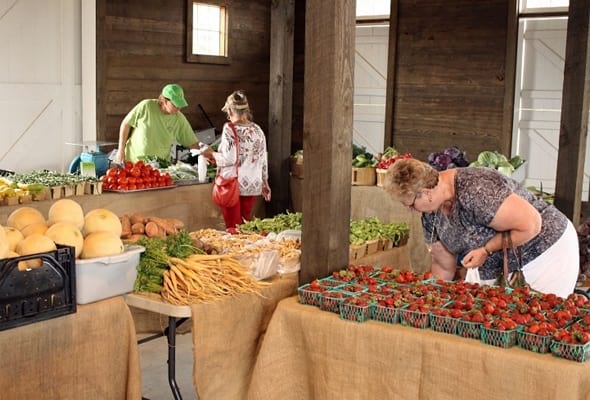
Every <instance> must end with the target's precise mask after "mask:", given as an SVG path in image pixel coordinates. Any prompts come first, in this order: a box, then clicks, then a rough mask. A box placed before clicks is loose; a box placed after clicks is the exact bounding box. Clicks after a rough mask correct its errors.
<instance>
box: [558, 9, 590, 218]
mask: <svg viewBox="0 0 590 400" xmlns="http://www.w3.org/2000/svg"><path fill="white" fill-rule="evenodd" d="M589 25H590V2H588V1H587V0H571V1H570V5H569V19H568V23H567V42H566V47H565V68H564V75H563V97H562V103H561V126H560V131H559V152H558V157H557V180H556V183H555V206H556V207H557V208H559V209H560V210H561V211H562V212H563V213H564V214H565V215H567V216H568V218H570V219H571V220H572V221H573V223H574V225H576V226H577V225H578V224H579V221H580V214H581V196H582V183H583V177H584V159H585V152H586V137H587V134H588V100H589V96H588V95H589V91H590V81H589V80H590V63H589V59H588V57H589V56H590V52H589V51H588V45H589V44H590V42H589V40H588V33H589V29H588V28H589Z"/></svg>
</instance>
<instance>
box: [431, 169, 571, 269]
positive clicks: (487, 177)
mask: <svg viewBox="0 0 590 400" xmlns="http://www.w3.org/2000/svg"><path fill="white" fill-rule="evenodd" d="M512 193H516V194H517V195H519V196H520V197H522V198H523V199H525V200H527V201H528V202H529V203H530V204H531V205H532V206H533V207H535V209H537V211H539V213H540V214H541V218H542V226H541V232H540V233H539V235H537V236H536V237H534V238H533V239H531V240H529V241H528V242H527V243H525V244H523V245H522V246H520V249H521V252H522V264H523V266H524V265H526V264H527V263H529V262H530V261H532V260H534V259H535V258H537V257H538V256H539V255H541V254H542V253H543V252H544V251H545V250H547V249H548V248H549V247H551V245H552V244H553V243H555V242H556V241H557V240H558V239H559V238H560V237H561V235H562V234H563V233H564V231H565V229H566V226H567V223H568V219H567V217H566V216H565V215H564V214H563V213H561V212H560V211H559V210H558V209H557V208H555V207H554V206H553V205H550V204H548V203H546V202H545V201H543V200H541V199H539V198H537V197H536V196H535V195H534V194H533V193H531V192H530V191H528V190H526V188H525V187H524V186H523V185H521V184H520V183H518V182H516V181H515V180H513V179H511V178H509V177H506V176H504V175H502V174H500V173H499V172H497V171H496V170H493V169H490V168H474V167H467V168H457V173H456V175H455V202H454V203H453V208H452V210H451V213H450V215H448V216H446V215H444V214H443V213H440V212H438V213H425V214H423V215H422V226H423V228H424V237H425V240H426V242H427V243H429V244H431V242H436V241H438V240H440V241H441V242H442V243H443V244H444V245H445V247H446V248H447V249H448V250H449V251H450V252H451V253H453V254H456V255H457V256H458V262H460V259H461V258H462V257H463V256H464V255H465V254H466V253H467V252H469V251H470V250H473V249H475V248H478V247H482V246H483V245H484V244H486V243H487V242H488V240H490V239H491V238H492V236H494V235H495V234H496V233H497V232H496V231H495V230H494V229H493V228H490V227H489V224H490V223H491V221H492V219H493V218H494V216H495V215H496V212H497V211H498V209H499V208H500V206H501V205H502V203H503V202H504V200H505V199H506V198H507V197H508V196H509V195H510V194H512ZM433 229H434V231H433ZM509 255H510V257H509V265H510V271H514V270H516V269H517V265H518V264H517V263H518V260H517V259H516V257H515V255H514V253H513V252H509ZM502 271H503V254H502V251H496V252H495V253H493V254H492V255H491V256H490V257H488V258H487V260H486V262H485V263H484V265H483V266H482V267H480V268H479V273H480V277H481V278H482V279H485V280H488V279H496V278H498V277H499V276H501V275H502Z"/></svg>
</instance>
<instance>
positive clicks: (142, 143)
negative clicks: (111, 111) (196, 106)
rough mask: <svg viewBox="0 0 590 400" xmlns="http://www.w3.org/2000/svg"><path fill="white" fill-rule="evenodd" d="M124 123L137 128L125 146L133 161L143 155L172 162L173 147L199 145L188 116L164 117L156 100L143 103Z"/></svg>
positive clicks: (133, 110)
mask: <svg viewBox="0 0 590 400" xmlns="http://www.w3.org/2000/svg"><path fill="white" fill-rule="evenodd" d="M123 121H124V122H126V123H127V124H129V125H130V126H131V127H132V128H133V129H132V130H131V132H130V136H129V138H128V139H127V143H126V145H125V159H126V160H130V161H133V162H136V161H138V159H139V157H141V156H156V157H159V158H162V159H164V160H168V161H170V148H171V146H172V144H174V143H179V144H181V145H183V146H185V147H189V146H191V145H193V144H195V143H196V142H197V137H196V136H195V133H194V131H193V129H192V127H191V125H190V123H189V122H188V120H187V119H186V117H185V116H184V114H182V113H181V112H178V113H176V114H164V113H163V112H162V111H161V110H160V107H159V105H158V100H156V99H148V100H142V101H140V102H139V103H138V104H137V105H136V106H135V107H133V109H132V110H131V111H129V114H127V116H126V117H125V119H124V120H123Z"/></svg>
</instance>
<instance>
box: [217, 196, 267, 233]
mask: <svg viewBox="0 0 590 400" xmlns="http://www.w3.org/2000/svg"><path fill="white" fill-rule="evenodd" d="M256 197H258V196H240V201H239V202H238V204H236V205H235V206H233V207H221V214H223V220H224V221H225V227H226V228H235V227H236V225H240V224H242V223H243V222H244V221H250V220H251V219H252V207H254V202H255V201H256Z"/></svg>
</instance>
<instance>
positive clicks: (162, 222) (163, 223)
mask: <svg viewBox="0 0 590 400" xmlns="http://www.w3.org/2000/svg"><path fill="white" fill-rule="evenodd" d="M148 221H149V222H154V223H155V224H156V225H158V226H159V227H160V228H162V229H163V230H164V232H166V234H168V235H171V234H173V233H176V228H175V227H174V225H173V224H171V223H169V222H168V220H167V219H165V218H158V217H148Z"/></svg>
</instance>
